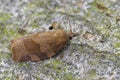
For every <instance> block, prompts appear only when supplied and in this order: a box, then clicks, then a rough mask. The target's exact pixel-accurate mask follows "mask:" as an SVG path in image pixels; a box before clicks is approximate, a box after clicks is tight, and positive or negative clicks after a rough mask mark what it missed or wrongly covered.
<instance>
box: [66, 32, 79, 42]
mask: <svg viewBox="0 0 120 80" xmlns="http://www.w3.org/2000/svg"><path fill="white" fill-rule="evenodd" d="M76 36H79V33H75V32H72V31H70V32H68V37H69V39H70V40H71V39H73V38H74V37H76Z"/></svg>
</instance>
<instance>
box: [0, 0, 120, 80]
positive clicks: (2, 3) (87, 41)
mask: <svg viewBox="0 0 120 80" xmlns="http://www.w3.org/2000/svg"><path fill="white" fill-rule="evenodd" d="M119 16H120V1H119V0H0V80H120V28H119V27H120V17H119ZM69 20H70V24H69ZM54 21H57V22H60V23H61V25H63V26H64V28H65V30H68V31H69V29H70V25H71V26H72V29H73V31H74V32H79V33H80V36H79V37H77V38H75V39H74V40H72V41H71V45H70V47H68V49H67V50H64V51H63V52H62V54H64V56H63V58H59V57H56V58H52V59H50V60H45V61H40V62H38V63H34V62H26V63H15V62H14V61H12V59H11V49H10V40H11V39H14V38H19V37H20V36H23V35H25V34H29V33H33V32H39V31H46V30H47V29H48V27H49V26H50V24H51V22H54Z"/></svg>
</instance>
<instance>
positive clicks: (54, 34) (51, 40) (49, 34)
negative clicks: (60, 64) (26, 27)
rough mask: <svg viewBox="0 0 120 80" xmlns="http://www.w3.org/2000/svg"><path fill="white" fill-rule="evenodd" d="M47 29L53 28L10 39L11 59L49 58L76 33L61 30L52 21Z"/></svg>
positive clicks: (20, 60)
mask: <svg viewBox="0 0 120 80" xmlns="http://www.w3.org/2000/svg"><path fill="white" fill-rule="evenodd" d="M54 28H55V30H54ZM49 29H53V30H52V31H46V32H38V33H33V34H29V35H28V36H24V37H21V38H18V39H15V40H11V48H12V59H13V60H14V61H15V62H24V61H33V62H36V61H40V60H45V59H49V58H51V57H53V56H54V55H56V53H58V52H60V51H61V50H62V49H63V48H64V47H65V45H66V44H67V43H69V42H70V39H72V38H73V37H75V36H77V35H78V33H73V32H72V31H69V32H67V31H65V30H63V29H62V28H60V25H58V24H57V23H53V24H52V25H51V26H50V27H49Z"/></svg>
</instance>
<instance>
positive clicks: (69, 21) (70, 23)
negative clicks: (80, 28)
mask: <svg viewBox="0 0 120 80" xmlns="http://www.w3.org/2000/svg"><path fill="white" fill-rule="evenodd" d="M68 21H69V22H68V23H69V26H70V32H72V26H71V22H70V19H69V18H68Z"/></svg>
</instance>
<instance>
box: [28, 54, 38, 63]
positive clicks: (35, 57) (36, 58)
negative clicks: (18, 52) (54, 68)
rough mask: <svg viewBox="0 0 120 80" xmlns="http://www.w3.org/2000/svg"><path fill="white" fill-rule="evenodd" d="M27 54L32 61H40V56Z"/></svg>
mask: <svg viewBox="0 0 120 80" xmlns="http://www.w3.org/2000/svg"><path fill="white" fill-rule="evenodd" d="M29 56H30V58H31V61H32V62H37V61H40V58H39V57H38V56H37V55H35V54H30V55H29Z"/></svg>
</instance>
